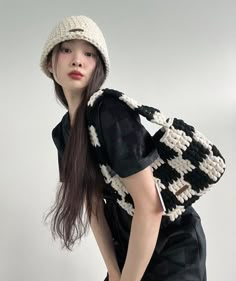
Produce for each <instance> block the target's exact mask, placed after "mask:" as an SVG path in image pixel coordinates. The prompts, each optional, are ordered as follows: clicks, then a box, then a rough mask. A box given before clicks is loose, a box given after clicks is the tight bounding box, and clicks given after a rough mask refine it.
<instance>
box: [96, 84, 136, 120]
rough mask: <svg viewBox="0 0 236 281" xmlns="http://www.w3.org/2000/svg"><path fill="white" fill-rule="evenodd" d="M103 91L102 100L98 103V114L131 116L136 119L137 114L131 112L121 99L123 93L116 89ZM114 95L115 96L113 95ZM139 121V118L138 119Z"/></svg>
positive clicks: (133, 111)
mask: <svg viewBox="0 0 236 281" xmlns="http://www.w3.org/2000/svg"><path fill="white" fill-rule="evenodd" d="M103 91H105V92H106V94H105V95H103V98H102V99H101V100H100V101H99V110H100V112H102V113H104V112H110V113H111V114H112V115H116V114H127V113H128V114H132V115H134V116H136V117H138V116H139V114H138V113H137V112H136V111H135V110H133V109H132V108H131V107H130V106H129V105H128V104H127V103H126V102H125V101H124V99H122V98H120V97H122V94H123V92H122V91H120V90H117V89H108V88H105V89H104V90H103ZM114 93H115V94H114ZM139 119H140V118H139Z"/></svg>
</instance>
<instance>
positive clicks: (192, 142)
mask: <svg viewBox="0 0 236 281" xmlns="http://www.w3.org/2000/svg"><path fill="white" fill-rule="evenodd" d="M106 95H109V96H111V95H112V96H114V97H116V98H118V99H119V100H121V101H123V102H124V103H126V104H127V105H128V106H129V107H130V108H131V109H133V110H135V111H136V112H138V113H139V114H141V115H142V116H144V117H145V118H146V119H147V120H148V121H150V122H153V123H156V124H158V125H161V129H159V130H158V131H157V132H156V133H155V134H154V135H153V140H154V143H155V144H156V147H157V151H158V153H159V156H158V158H157V159H156V160H155V161H154V162H153V163H152V164H151V167H152V171H153V176H154V180H155V182H156V187H157V188H158V191H159V192H160V193H161V196H162V199H163V201H164V204H165V207H166V211H165V214H164V215H165V216H169V218H170V220H171V221H174V220H175V219H176V218H177V217H178V216H179V215H181V214H182V213H183V212H184V211H185V209H186V208H187V207H188V206H190V205H192V204H193V203H194V202H195V201H196V200H198V199H199V198H200V197H201V196H202V195H203V194H205V193H206V191H208V190H209V189H210V188H211V186H212V185H213V184H214V183H216V182H218V180H219V179H220V178H221V176H222V175H223V173H224V171H225V168H226V166H225V159H224V158H223V156H222V155H221V154H220V152H219V150H218V149H217V148H216V146H215V145H214V144H212V143H211V142H210V141H209V140H208V139H207V138H206V137H205V136H204V135H203V134H201V133H200V132H199V131H197V130H196V129H195V128H194V127H193V126H191V125H189V124H187V123H185V122H184V121H183V120H181V119H177V118H166V117H165V116H164V115H163V114H162V113H161V112H160V111H159V110H158V109H156V108H154V107H150V106H146V105H142V104H139V103H138V102H137V101H135V100H134V99H132V98H130V97H128V96H127V95H125V94H123V93H122V92H119V91H117V90H112V89H107V88H106V89H102V90H99V91H97V92H96V93H94V94H93V95H92V96H91V97H90V99H89V101H88V104H87V120H88V129H89V135H90V140H91V144H92V146H93V147H94V149H95V152H96V154H97V159H98V161H99V166H100V169H101V172H102V174H103V176H104V180H105V182H106V183H107V184H110V185H111V187H112V188H114V189H115V190H116V192H117V193H118V195H119V199H118V200H117V202H118V203H119V204H120V206H121V207H122V208H123V209H125V210H126V211H127V213H128V214H130V215H133V214H134V206H133V205H132V204H131V203H130V200H127V197H129V193H128V191H127V190H126V188H125V186H124V185H123V184H122V182H121V180H120V178H119V176H118V175H117V174H115V173H114V171H113V170H112V169H111V167H110V166H109V165H108V164H107V162H106V159H105V157H104V153H103V151H102V146H101V142H100V137H99V136H100V132H99V130H98V129H97V128H96V126H95V125H94V122H93V120H94V119H93V118H95V108H96V107H95V105H96V104H97V102H98V101H99V100H101V99H102V98H104V97H105V96H106Z"/></svg>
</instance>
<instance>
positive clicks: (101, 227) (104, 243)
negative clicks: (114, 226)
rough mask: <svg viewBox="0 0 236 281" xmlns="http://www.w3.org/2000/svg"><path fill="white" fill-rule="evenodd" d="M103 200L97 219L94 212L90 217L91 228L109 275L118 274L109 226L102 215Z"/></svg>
mask: <svg viewBox="0 0 236 281" xmlns="http://www.w3.org/2000/svg"><path fill="white" fill-rule="evenodd" d="M103 204H104V203H103V202H102V203H101V205H100V207H99V211H98V220H97V218H96V217H95V215H94V214H92V217H91V224H90V225H91V228H92V231H93V234H94V237H95V239H96V242H97V244H98V247H99V250H100V252H101V254H102V256H103V260H104V262H105V264H106V267H107V271H108V273H109V276H111V275H114V276H117V275H119V276H120V269H119V266H118V263H117V259H116V255H115V249H114V245H113V240H112V235H111V231H110V228H109V226H108V224H107V220H106V217H105V215H104V209H103Z"/></svg>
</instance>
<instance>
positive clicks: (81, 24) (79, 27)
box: [40, 16, 110, 78]
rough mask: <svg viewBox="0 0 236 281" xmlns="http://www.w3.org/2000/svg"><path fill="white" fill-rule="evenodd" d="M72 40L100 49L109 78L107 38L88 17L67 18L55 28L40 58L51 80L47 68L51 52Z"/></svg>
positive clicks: (43, 69) (42, 66) (42, 67)
mask: <svg viewBox="0 0 236 281" xmlns="http://www.w3.org/2000/svg"><path fill="white" fill-rule="evenodd" d="M71 39H83V40H85V41H87V42H89V43H91V44H92V45H94V46H95V47H96V48H97V49H98V51H99V52H100V54H101V56H102V59H103V61H104V64H105V68H106V71H105V72H106V73H105V75H106V77H107V75H108V73H109V70H110V60H109V55H108V50H107V45H106V41H105V38H104V36H103V34H102V31H101V30H100V28H99V27H98V26H97V24H96V23H95V22H94V21H93V20H92V19H90V18H88V17H86V16H70V17H66V18H64V19H63V20H62V21H61V22H59V23H58V24H57V25H56V26H55V27H54V29H53V30H52V32H51V33H50V34H49V36H48V39H47V41H46V43H45V45H44V48H43V52H42V55H41V58H40V68H41V70H42V71H43V72H44V73H45V74H46V75H47V76H48V77H49V78H51V76H50V72H49V71H48V68H47V56H48V54H49V52H50V51H51V50H52V49H53V48H54V47H55V46H56V45H57V44H58V43H60V42H63V41H66V40H71Z"/></svg>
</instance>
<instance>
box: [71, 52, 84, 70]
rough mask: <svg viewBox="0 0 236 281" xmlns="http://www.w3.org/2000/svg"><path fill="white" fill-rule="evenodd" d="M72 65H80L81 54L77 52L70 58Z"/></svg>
mask: <svg viewBox="0 0 236 281" xmlns="http://www.w3.org/2000/svg"><path fill="white" fill-rule="evenodd" d="M72 65H73V66H79V67H81V66H82V59H81V54H79V53H77V54H75V55H74V57H73V58H72Z"/></svg>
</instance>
